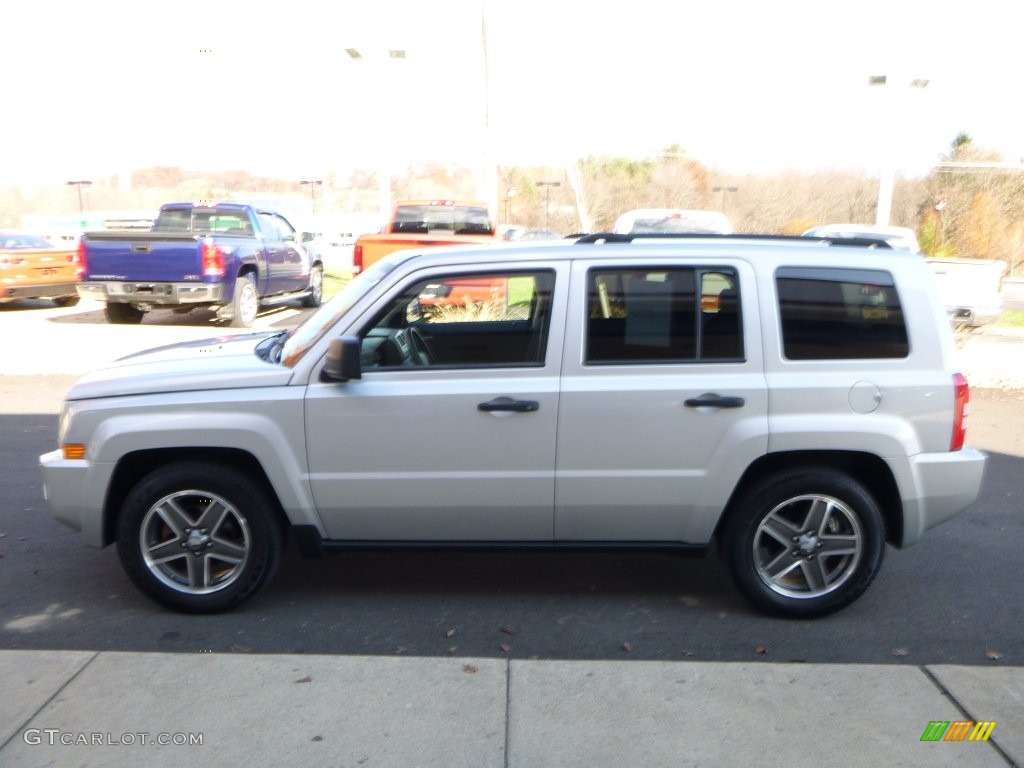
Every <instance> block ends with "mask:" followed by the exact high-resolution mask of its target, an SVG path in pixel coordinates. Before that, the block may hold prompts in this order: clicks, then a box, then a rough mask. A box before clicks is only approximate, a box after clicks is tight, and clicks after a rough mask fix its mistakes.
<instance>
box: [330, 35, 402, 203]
mask: <svg viewBox="0 0 1024 768" xmlns="http://www.w3.org/2000/svg"><path fill="white" fill-rule="evenodd" d="M345 53H346V54H348V57H349V58H350V59H352V61H354V62H356V63H360V64H362V65H363V66H366V65H367V64H369V63H370V62H369V61H368V60H367V59H366V58H365V57H364V56H363V53H362V51H360V50H359V49H358V48H346V49H345ZM387 58H388V61H405V58H406V55H405V49H403V48H389V49H388V50H387ZM382 63H384V62H382ZM378 72H379V73H380V74H379V75H378V76H377V77H376V78H375V79H376V82H374V84H373V85H374V89H375V90H376V91H377V92H381V91H383V92H385V93H387V92H390V91H391V90H393V89H392V88H389V87H387V86H386V84H385V83H384V82H383V80H384V77H383V72H384V68H383V67H381V68H380V69H379V70H378ZM384 122H385V124H389V125H390V124H391V123H393V122H395V121H394V120H393V119H392V118H391V116H388V117H387V119H385V121H384ZM380 152H381V155H380V160H379V161H378V164H377V177H378V178H377V204H378V207H379V208H380V217H381V221H382V222H384V221H386V220H387V218H388V216H390V215H391V170H390V168H389V167H388V163H387V160H386V159H385V157H386V150H384V149H381V150H380Z"/></svg>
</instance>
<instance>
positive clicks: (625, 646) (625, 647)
mask: <svg viewBox="0 0 1024 768" xmlns="http://www.w3.org/2000/svg"><path fill="white" fill-rule="evenodd" d="M622 650H624V651H625V652H626V653H630V652H632V650H633V644H632V643H623V644H622Z"/></svg>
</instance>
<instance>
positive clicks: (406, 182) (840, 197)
mask: <svg viewBox="0 0 1024 768" xmlns="http://www.w3.org/2000/svg"><path fill="white" fill-rule="evenodd" d="M938 160H939V162H938V163H937V164H936V167H935V169H934V170H933V172H932V173H931V174H930V175H929V176H928V177H926V178H923V179H897V180H896V185H895V190H894V195H893V206H892V214H891V223H892V224H896V225H901V226H908V227H912V228H913V229H915V230H916V231H917V232H918V238H919V240H920V242H921V245H922V249H923V250H924V252H925V253H926V254H928V255H941V256H961V257H968V258H989V259H1002V260H1005V261H1006V262H1007V265H1008V266H1010V267H1011V271H1016V270H1019V269H1021V267H1022V266H1024V265H1022V262H1024V172H1022V170H1021V167H1020V166H1019V165H1016V166H1014V165H1011V164H1007V163H1004V162H1003V158H1001V157H999V156H998V155H997V154H995V153H993V152H991V151H988V150H986V149H984V148H981V147H977V146H975V145H974V143H973V142H972V141H971V139H970V137H969V136H968V135H967V134H960V135H959V136H957V137H956V138H955V139H954V140H953V142H952V143H951V145H950V148H949V151H948V152H947V153H946V154H944V155H943V156H942V157H941V158H939V159H938ZM574 170H575V173H573V174H569V173H568V172H567V171H566V169H565V168H551V167H546V168H545V167H524V166H515V167H501V168H499V169H498V175H497V179H498V186H499V188H498V190H497V195H496V198H497V200H498V201H499V206H498V210H497V211H495V215H496V217H497V219H498V221H499V222H501V223H507V224H517V225H521V226H527V227H545V226H546V227H547V228H550V229H553V230H556V231H559V232H562V233H571V232H579V231H581V221H580V217H579V213H578V211H579V208H578V205H577V202H578V201H579V200H582V201H583V203H584V204H585V206H586V209H587V211H588V213H589V216H590V219H591V221H592V227H591V229H593V230H594V231H599V230H602V229H608V228H610V227H611V225H612V222H613V221H614V220H615V218H616V217H617V216H618V215H619V214H620V213H622V212H623V211H626V210H629V209H632V208H647V207H658V208H709V209H716V210H724V211H725V212H726V214H727V215H728V216H729V217H730V218H731V219H732V221H733V223H734V226H735V228H736V231H739V232H755V233H781V234H799V233H800V232H802V231H804V230H805V229H807V228H809V227H811V226H814V225H817V224H825V223H830V222H860V223H872V222H873V221H874V220H875V202H876V199H877V196H878V180H877V179H874V178H869V177H865V176H863V175H859V174H855V173H849V172H843V171H830V172H820V173H813V174H808V173H796V172H788V173H782V174H777V175H744V176H732V175H721V174H719V173H716V172H715V171H714V170H713V169H710V168H708V167H706V166H704V165H703V164H702V163H701V162H700V160H699V159H698V158H695V157H692V156H690V155H688V154H687V153H686V151H685V150H684V149H683V148H682V147H680V146H678V145H676V146H672V147H668V148H666V150H665V151H664V152H663V153H662V154H661V156H660V157H658V158H655V159H650V158H648V159H640V160H638V159H630V158H621V157H587V158H583V159H581V160H580V161H579V162H578V163H577V167H576V169H574ZM126 181H127V180H124V179H119V178H117V177H114V176H112V177H109V178H99V179H93V180H92V183H91V184H90V185H89V186H88V187H87V188H85V189H84V192H85V203H84V205H85V207H86V209H87V210H93V211H99V210H154V211H155V209H156V208H157V207H158V206H159V205H160V204H162V203H164V202H168V201H171V200H201V199H246V198H249V199H253V198H258V199H264V200H277V201H280V202H281V203H282V207H283V208H285V209H287V210H291V211H293V212H298V213H299V214H309V213H312V212H316V213H327V214H335V213H338V214H340V213H373V212H376V211H377V206H378V200H379V196H378V188H377V179H376V176H375V174H374V172H372V171H364V170H357V171H355V172H353V173H352V174H351V175H350V176H349V177H348V178H338V177H336V176H334V175H330V174H328V175H325V177H324V178H323V179H321V180H318V181H319V183H318V184H317V185H316V186H315V187H311V186H310V185H309V184H305V185H303V184H301V183H300V182H299V181H298V180H294V179H279V178H268V177H263V176H256V175H253V174H250V173H248V172H246V171H244V170H224V171H209V170H191V169H185V168H179V167H162V166H160V167H151V168H144V169H139V170H137V171H135V172H134V173H132V177H131V180H130V184H128V183H125V182H126ZM537 182H549V183H548V184H545V185H544V186H538V184H537ZM550 182H558V183H557V185H556V184H551V183H550ZM79 191H82V190H79ZM391 191H392V198H393V199H399V198H449V199H474V198H476V196H477V174H476V172H475V169H470V168H466V167H459V166H451V165H441V164H425V165H421V166H417V167H410V168H407V169H405V170H404V172H402V173H401V174H399V175H396V176H394V177H393V178H392V179H391ZM77 210H78V200H77V197H76V190H75V189H74V188H73V187H69V186H52V187H41V188H35V189H32V190H26V189H0V226H5V227H16V226H21V225H22V221H23V219H22V217H24V216H30V215H46V214H49V215H56V214H73V213H76V212H77Z"/></svg>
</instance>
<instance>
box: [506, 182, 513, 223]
mask: <svg viewBox="0 0 1024 768" xmlns="http://www.w3.org/2000/svg"><path fill="white" fill-rule="evenodd" d="M515 196H516V188H515V187H509V188H508V189H507V190H506V191H505V223H506V224H511V223H512V198H513V197H515Z"/></svg>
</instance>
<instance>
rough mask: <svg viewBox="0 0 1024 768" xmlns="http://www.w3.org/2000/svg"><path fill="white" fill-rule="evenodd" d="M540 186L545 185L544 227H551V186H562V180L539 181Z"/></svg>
mask: <svg viewBox="0 0 1024 768" xmlns="http://www.w3.org/2000/svg"><path fill="white" fill-rule="evenodd" d="M537 186H538V187H544V229H549V227H548V220H549V219H550V217H551V188H552V187H560V186H562V182H560V181H538V182H537Z"/></svg>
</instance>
